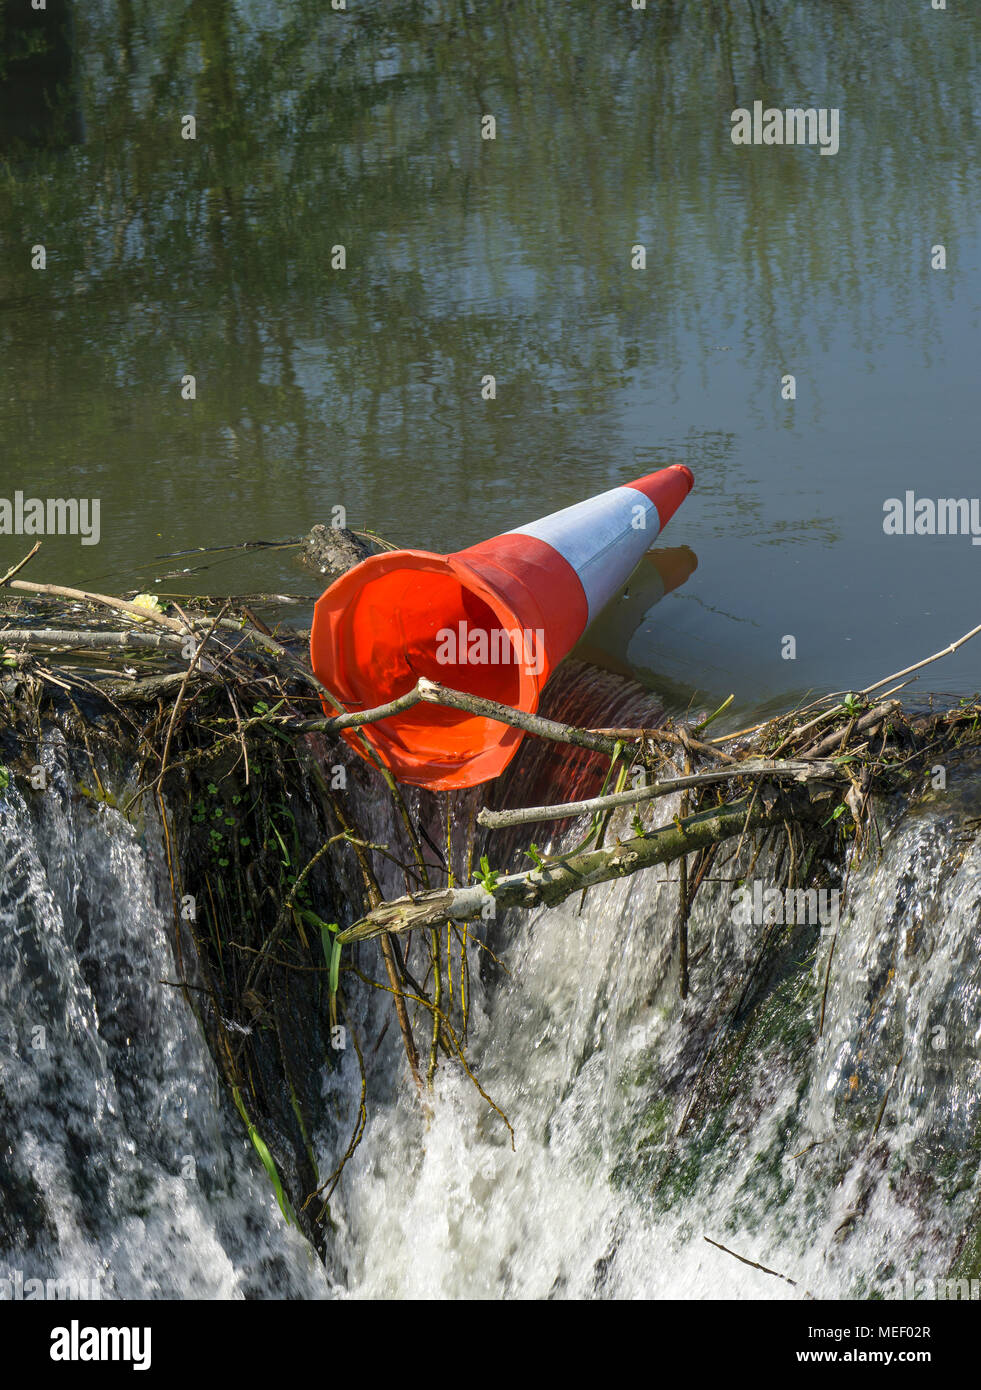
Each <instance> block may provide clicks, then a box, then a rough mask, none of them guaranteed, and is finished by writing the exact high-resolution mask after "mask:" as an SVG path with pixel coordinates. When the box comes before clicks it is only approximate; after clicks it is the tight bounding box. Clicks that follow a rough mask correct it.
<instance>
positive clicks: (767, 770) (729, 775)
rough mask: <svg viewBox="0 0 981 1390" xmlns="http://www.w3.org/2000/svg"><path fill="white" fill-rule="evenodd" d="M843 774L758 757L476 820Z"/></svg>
mask: <svg viewBox="0 0 981 1390" xmlns="http://www.w3.org/2000/svg"><path fill="white" fill-rule="evenodd" d="M841 775H842V772H841V769H840V768H839V767H838V766H837V764H835V763H832V762H820V763H819V762H813V761H811V762H790V761H788V762H773V761H772V760H767V759H759V760H757V761H753V762H750V761H747V762H744V763H737V764H736V765H735V766H734V767H732V766H727V767H716V768H711V769H710V770H708V771H705V772H693V773H691V774H690V775H689V776H687V777H667V778H664V779H663V780H662V781H660V782H652V783H651V785H650V786H649V787H637V788H636V789H634V790H632V791H629V792H613V793H612V794H611V795H610V796H594V797H591V798H590V799H589V800H587V801H564V802H560V803H559V804H557V805H555V806H527V807H521V808H520V809H519V810H517V811H489V810H488V809H487V807H486V806H485V807H484V808H483V810H482V811H481V812H480V813H479V815H478V816H477V823H478V824H479V825H483V826H486V827H487V829H488V830H502V829H504V828H505V827H506V826H511V825H529V824H530V823H532V822H533V821H548V820H565V818H566V816H578V815H582V814H584V813H587V812H593V811H610V810H616V809H617V808H618V807H620V806H637V805H640V803H642V802H644V801H653V800H654V799H655V797H658V796H668V795H669V794H670V793H671V792H678V791H684V790H685V788H687V787H702V786H708V785H710V784H711V783H713V782H729V781H731V780H732V779H733V778H734V777H792V778H794V779H795V780H796V781H798V782H806V781H811V780H817V779H818V778H822V777H823V778H834V777H840V776H841Z"/></svg>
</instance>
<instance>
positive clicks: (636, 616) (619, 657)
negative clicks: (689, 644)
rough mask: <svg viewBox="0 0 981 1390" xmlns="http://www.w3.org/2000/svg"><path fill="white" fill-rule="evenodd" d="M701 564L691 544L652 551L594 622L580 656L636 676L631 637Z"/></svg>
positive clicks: (581, 646) (579, 648)
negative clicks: (629, 650)
mask: <svg viewBox="0 0 981 1390" xmlns="http://www.w3.org/2000/svg"><path fill="white" fill-rule="evenodd" d="M697 568H698V557H697V556H696V554H695V552H694V551H693V550H690V549H689V547H688V546H687V545H680V546H675V547H673V548H671V549H666V550H652V551H650V552H649V553H648V554H647V555H645V556H644V557H643V558H642V560H641V562H640V564H639V565H638V566H637V568H636V569H635V570H634V572H633V574H632V575H631V576H630V583H629V585H628V586H627V591H626V593H621V594H619V595H618V596H617V597H616V598H614V599H613V600H612V601H611V602H610V603H608V604H607V605H606V607H605V608H604V609H603V612H602V613H601V614H600V615H599V617H598V618H597V619H596V621H595V622H594V623H590V625H589V628H588V630H587V631H586V633H585V634H584V636H583V639H582V641H581V642H580V643H579V645H578V646H577V648H576V656H578V657H580V658H581V659H582V660H583V661H591V662H593V663H595V665H597V666H604V667H606V669H607V670H608V671H617V672H619V674H620V675H624V676H630V677H631V678H633V670H632V667H631V666H630V663H629V661H628V659H627V648H628V647H629V645H630V639H631V638H632V637H633V635H634V633H635V632H636V631H637V629H638V628H639V627H640V625H641V624H642V623H643V621H644V618H645V617H646V616H647V614H648V613H649V612H650V610H651V609H652V608H653V607H654V605H655V604H656V603H660V601H661V599H662V598H664V597H665V595H666V594H670V593H671V592H672V591H673V590H674V589H680V588H681V586H682V584H684V583H686V581H687V580H688V579H690V578H691V576H692V575H693V574H694V573H695V570H696V569H697Z"/></svg>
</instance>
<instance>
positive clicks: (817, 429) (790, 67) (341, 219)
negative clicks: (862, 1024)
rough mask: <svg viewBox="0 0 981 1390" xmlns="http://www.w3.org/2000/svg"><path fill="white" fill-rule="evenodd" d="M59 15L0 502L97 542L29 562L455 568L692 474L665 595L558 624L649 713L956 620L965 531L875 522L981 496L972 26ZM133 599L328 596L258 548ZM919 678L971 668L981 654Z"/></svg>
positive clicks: (20, 125) (180, 11)
mask: <svg viewBox="0 0 981 1390" xmlns="http://www.w3.org/2000/svg"><path fill="white" fill-rule="evenodd" d="M47 14H48V18H47V21H46V22H47V23H48V25H49V26H50V27H49V28H48V30H47V31H46V39H45V42H46V43H48V45H49V52H48V54H47V57H46V59H45V60H44V61H43V62H41V60H31V59H30V58H28V59H26V60H25V58H24V55H23V51H22V50H21V49H18V43H19V42H20V40H19V39H18V37H17V34H16V33H15V32H14V30H12V29H8V30H7V31H6V32H5V33H4V34H3V35H2V36H0V55H2V56H0V61H2V64H3V67H4V70H5V74H6V83H5V88H4V94H3V98H2V101H0V137H2V141H3V144H2V151H0V154H2V158H0V180H2V197H0V246H2V255H0V361H2V368H3V372H2V388H0V496H3V497H7V498H10V497H12V496H13V494H14V492H15V490H17V489H22V490H23V491H24V492H25V494H27V495H36V496H42V497H44V496H74V497H82V498H99V499H100V501H101V538H100V543H99V544H98V545H97V546H90V547H83V546H81V545H80V544H79V541H78V539H77V538H70V537H66V538H52V539H49V540H46V541H45V544H44V548H43V551H42V553H41V555H40V556H39V557H38V558H37V560H36V561H35V562H34V563H33V566H32V571H31V572H32V574H33V575H34V576H35V577H36V578H38V579H42V580H44V579H46V580H56V581H60V582H62V583H72V584H88V585H90V586H94V587H99V588H102V589H110V590H117V591H121V590H132V589H134V588H152V587H154V581H155V580H157V579H159V578H160V576H163V575H166V574H168V573H170V572H171V571H173V570H174V569H175V568H176V569H180V568H183V567H185V566H191V565H194V564H196V563H197V562H196V561H195V560H190V561H188V560H183V561H179V562H175V561H160V560H155V559H154V558H153V557H156V556H160V555H163V554H165V553H167V552H173V551H178V550H185V549H188V548H190V547H194V546H214V545H227V544H234V543H235V542H238V541H241V540H247V539H248V540H251V539H256V538H263V539H280V538H288V537H295V536H298V535H300V534H302V533H303V532H305V531H307V530H308V529H309V527H310V525H311V524H312V523H313V522H315V521H318V520H330V519H331V515H332V508H334V507H336V506H343V507H344V508H346V517H347V521H348V524H349V525H353V526H362V525H364V526H369V527H372V528H374V529H376V530H378V531H379V532H381V533H383V534H385V535H386V536H388V537H390V538H392V539H394V540H397V541H399V542H400V543H403V544H408V545H414V546H420V547H426V548H430V549H436V550H450V549H456V548H458V547H461V546H465V545H468V544H471V543H472V542H475V541H477V540H480V539H483V538H484V537H486V536H488V535H491V534H494V533H496V532H498V531H501V530H506V529H508V528H510V527H513V526H516V525H519V524H521V523H523V522H525V521H528V520H531V519H533V518H534V517H536V516H539V515H542V514H543V513H546V512H548V511H551V510H555V509H556V508H558V507H561V506H565V505H567V504H569V503H572V502H575V501H578V500H579V499H580V498H582V497H585V496H588V495H590V494H591V493H594V492H598V491H602V490H604V489H606V488H608V487H611V486H614V485H615V484H617V483H618V482H623V481H627V480H629V479H631V478H633V477H636V476H637V475H639V474H642V473H645V472H648V471H651V470H653V469H654V468H657V467H660V466H662V465H665V464H668V463H673V462H684V463H686V464H688V465H689V466H690V467H691V468H692V470H693V471H694V473H695V476H696V490H695V492H694V493H693V494H692V495H691V497H690V498H689V499H688V501H687V502H686V504H685V505H684V507H683V508H682V510H681V512H680V513H679V514H678V515H677V516H676V517H675V519H674V520H673V521H672V523H671V525H670V527H669V529H668V531H667V532H666V534H665V537H664V543H665V545H668V546H670V547H671V548H672V549H674V548H677V547H688V548H689V551H688V552H685V553H684V554H682V556H681V557H677V556H676V557H675V561H676V565H675V572H678V566H679V565H680V570H681V571H683V572H688V571H690V573H689V575H688V578H687V580H686V581H685V582H684V583H683V584H681V585H680V587H678V588H676V589H675V590H674V591H673V592H672V593H670V594H668V595H667V596H666V597H665V598H664V599H663V601H662V602H660V603H658V604H657V606H655V601H656V600H657V598H658V596H659V594H660V592H661V589H662V587H663V585H662V583H661V579H660V576H659V574H658V571H657V570H656V569H655V568H654V567H652V566H651V565H650V564H649V563H647V564H646V566H642V567H641V571H640V572H639V574H638V576H637V577H636V579H635V581H634V582H633V583H632V585H631V588H630V591H629V594H628V596H627V598H626V599H623V600H621V601H620V603H619V605H616V606H615V608H614V611H613V612H611V613H608V614H607V615H606V617H605V618H604V619H601V621H600V623H599V624H598V625H597V626H596V628H595V630H594V631H593V632H592V633H591V634H589V637H588V646H589V649H590V654H591V655H592V656H593V657H594V659H597V660H601V661H604V662H605V663H606V664H608V665H610V666H611V667H613V668H615V669H620V670H629V671H631V672H632V673H633V674H635V675H636V676H637V677H638V678H639V679H641V680H642V681H643V682H644V683H645V684H647V685H649V686H652V687H654V688H655V689H659V690H661V691H663V692H664V693H665V694H666V695H667V696H668V697H669V698H670V700H671V701H672V702H673V703H675V704H684V703H687V701H688V700H689V699H691V698H692V696H693V694H695V692H697V694H696V698H697V699H699V700H703V699H709V698H712V697H716V696H718V697H720V698H721V697H723V696H725V695H726V694H728V693H729V692H730V691H732V692H734V694H735V695H736V702H735V706H734V711H733V713H734V714H742V715H745V714H746V713H748V712H750V711H754V710H756V709H760V708H766V707H770V706H773V705H779V704H781V703H783V702H785V701H786V700H787V699H789V698H796V697H798V696H799V695H800V694H801V693H802V692H804V691H807V690H811V689H813V690H815V691H823V690H829V689H842V688H854V687H856V686H861V685H864V684H866V683H868V682H871V681H873V680H875V679H878V678H879V677H881V676H884V675H887V674H888V673H889V672H891V671H893V670H896V669H898V668H900V667H903V666H906V665H907V664H909V663H910V662H911V661H914V660H916V659H918V658H919V657H922V656H925V655H927V654H929V653H930V652H933V651H934V650H936V649H937V648H938V647H940V646H942V645H944V644H945V643H947V642H950V641H953V640H954V639H956V638H957V637H958V636H960V635H961V634H962V633H963V632H965V631H967V630H968V629H969V628H971V627H973V626H974V625H975V624H976V623H977V622H978V621H979V603H978V597H979V584H978V575H979V573H981V547H979V546H976V545H973V544H972V540H971V538H970V536H963V535H961V536H929V535H923V536H887V535H885V534H884V533H883V505H884V503H885V502H886V500H887V499H889V498H892V497H899V498H904V496H905V493H906V491H907V490H913V491H914V492H915V494H916V496H918V497H927V498H938V497H956V498H960V497H965V498H970V497H972V496H974V497H977V496H978V495H979V491H981V481H979V474H981V470H979V447H978V419H979V410H978V401H979V391H978V382H977V372H978V341H979V337H978V330H979V301H981V290H979V286H981V280H979V259H981V217H979V213H981V192H979V183H978V177H977V172H976V171H977V167H978V121H977V117H978V97H979V93H981V83H979V81H978V53H979V39H981V12H979V11H978V9H977V8H976V7H969V6H959V5H953V6H951V7H950V8H949V9H948V10H947V11H934V10H932V9H931V7H930V6H929V5H928V4H926V3H920V4H913V5H897V4H895V3H890V2H889V0H847V2H846V0H822V3H814V0H808V3H806V4H805V3H790V2H789V0H788V2H787V3H782V2H781V0H770V3H764V2H763V0H746V2H745V3H742V4H739V5H731V4H729V3H721V2H720V3H709V2H708V0H702V3H699V4H697V5H692V4H683V3H681V0H659V3H656V4H654V3H651V4H650V5H649V6H648V8H647V9H646V10H643V11H642V10H633V9H632V8H631V7H630V5H629V4H627V3H626V0H617V2H616V3H614V0H602V2H601V3H598V0H588V2H587V0H582V2H579V0H570V2H569V3H563V4H557V3H555V4H543V3H538V2H537V0H513V3H510V4H508V5H501V6H493V7H486V6H477V5H474V4H469V3H467V2H466V0H428V3H423V2H422V0H384V3H380V2H378V0H351V3H349V5H348V7H347V9H346V10H345V11H334V10H332V9H331V8H330V6H329V5H327V4H326V3H324V0H295V3H292V4H290V5H289V6H278V5H274V4H271V3H264V0H238V3H234V0H207V3H205V4H199V5H194V6H191V7H188V6H186V5H183V4H177V3H174V2H173V0H155V3H153V4H152V5H151V4H149V3H140V0H99V2H98V3H93V4H90V5H85V6H78V7H75V8H74V18H73V19H70V18H69V17H68V14H67V6H66V5H65V4H63V3H61V0H49V4H48V11H47ZM32 61H35V62H38V63H40V66H38V67H36V68H33V69H32V67H31V63H32ZM756 100H760V101H762V102H764V103H766V104H771V103H772V104H773V105H775V106H780V107H786V106H798V105H799V106H808V107H809V106H813V107H824V108H829V109H830V108H834V109H837V110H838V111H839V112H840V149H839V150H838V152H837V153H836V154H835V155H833V156H831V157H824V156H822V155H821V153H820V151H819V149H818V148H816V147H811V148H789V147H779V146H770V147H766V146H759V147H746V148H744V147H737V146H735V145H734V144H733V143H732V141H731V139H730V128H731V127H730V116H731V112H732V111H733V109H734V108H736V107H741V106H745V107H751V106H752V104H753V102H754V101H756ZM189 115H193V117H194V122H195V130H194V134H195V138H194V139H187V138H184V135H186V134H187V133H188V123H187V121H186V117H187V116H189ZM486 115H493V116H494V117H495V121H496V138H495V139H493V140H488V139H483V138H482V134H481V132H482V121H483V118H484V117H485V116H486ZM38 245H43V247H44V248H45V253H46V268H45V269H43V270H40V269H36V270H35V269H32V268H31V261H32V255H33V254H34V253H33V252H32V248H34V247H36V246H38ZM638 246H642V247H644V248H645V255H646V266H645V267H644V268H642V269H640V268H634V263H635V262H636V261H637V259H638V258H637V255H636V250H635V248H637V247H638ZM937 246H942V247H943V248H944V252H945V257H946V268H945V269H934V268H933V262H934V261H935V260H936V259H937V255H936V252H935V250H934V248H936V247H937ZM338 247H343V248H344V260H345V262H346V264H345V266H344V268H343V269H341V268H334V266H335V264H336V263H337V261H338V255H337V249H336V248H338ZM788 374H792V375H793V376H794V378H795V379H796V399H794V400H787V399H784V398H783V392H782V386H781V384H782V381H783V379H784V378H785V377H786V376H787V375H788ZM188 375H192V376H193V377H194V378H195V386H196V398H195V399H193V400H186V399H183V398H182V388H181V383H182V378H185V377H186V376H188ZM487 375H493V376H494V378H495V379H496V399H493V400H485V399H483V398H482V392H481V384H482V380H483V379H484V378H485V377H486V376H487ZM29 543H30V542H29V541H27V540H26V538H23V537H9V536H4V537H0V570H2V569H6V567H7V565H8V564H11V563H13V562H14V561H16V560H17V559H19V558H20V556H21V555H22V554H23V553H24V552H25V551H26V549H27V548H28V546H29ZM696 560H697V567H695V568H693V565H694V564H695V561H696ZM156 588H157V590H158V591H159V592H161V593H174V594H179V593H188V592H191V591H194V590H197V591H209V592H215V591H220V590H224V591H228V590H239V591H241V590H249V591H255V590H257V589H276V590H280V591H282V590H286V591H289V592H293V593H300V594H303V593H306V594H310V595H314V594H315V592H316V584H315V582H314V581H311V580H310V579H309V578H308V577H306V576H304V574H303V573H302V571H300V570H299V568H298V567H297V566H296V563H295V559H294V558H293V552H291V551H288V550H287V551H276V552H273V553H272V554H269V555H266V556H264V557H261V559H256V558H255V556H254V554H250V555H247V556H242V555H241V554H239V555H234V554H233V556H232V558H231V559H226V560H224V561H223V562H222V563H221V564H219V565H217V566H215V567H213V568H209V569H207V570H205V571H202V572H199V573H196V574H191V575H185V576H179V577H177V578H174V577H171V578H166V579H160V582H159V583H158V584H156ZM302 619H303V610H301V614H300V621H302ZM787 636H793V637H794V638H795V639H796V659H795V660H786V659H784V657H783V655H782V652H783V651H785V650H786V643H785V640H784V639H785V638H786V637H787ZM920 684H921V686H922V688H923V689H925V690H944V691H949V692H957V693H965V694H966V693H969V692H971V691H973V690H976V689H977V688H979V687H981V642H979V643H977V644H975V645H974V646H970V645H969V646H968V647H966V648H965V649H964V651H963V652H961V653H959V654H958V655H957V656H955V657H952V658H950V659H949V660H948V661H946V662H945V663H944V664H943V665H942V666H939V667H935V668H932V669H931V670H930V671H929V673H928V674H927V675H926V676H925V677H924V678H923V680H922V681H921V683H920Z"/></svg>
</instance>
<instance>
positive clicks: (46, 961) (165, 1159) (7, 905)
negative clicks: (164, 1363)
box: [0, 741, 329, 1298]
mask: <svg viewBox="0 0 981 1390" xmlns="http://www.w3.org/2000/svg"><path fill="white" fill-rule="evenodd" d="M45 762H46V765H47V771H48V788H47V790H46V791H43V792H40V791H39V792H36V793H33V794H31V793H27V795H30V796H31V798H32V799H31V801H30V803H28V802H27V801H26V800H25V794H23V793H21V792H20V791H18V790H17V787H16V785H15V782H14V780H13V779H11V782H10V784H9V786H8V787H7V789H6V791H3V792H0V1281H2V1280H8V1279H9V1280H10V1281H11V1284H12V1286H13V1288H14V1289H15V1290H16V1288H17V1287H18V1285H19V1284H22V1283H23V1284H26V1282H27V1281H28V1280H36V1279H41V1280H45V1281H47V1280H53V1281H55V1282H56V1283H60V1284H61V1285H62V1286H63V1287H64V1288H65V1289H66V1290H71V1289H76V1290H78V1292H79V1293H80V1294H81V1296H83V1297H84V1296H86V1295H87V1294H88V1295H90V1296H94V1297H102V1298H174V1297H187V1298H194V1297H199V1298H200V1297H217V1298H229V1297H246V1296H249V1297H256V1296H259V1297H261V1296H267V1297H268V1296H293V1297H318V1296H323V1295H324V1294H325V1293H327V1291H328V1289H329V1281H328V1279H327V1277H326V1275H325V1273H324V1270H323V1267H322V1266H321V1265H320V1262H319V1261H318V1260H316V1258H315V1257H314V1256H313V1254H312V1252H311V1250H310V1248H309V1246H307V1244H306V1242H305V1241H303V1240H302V1239H301V1238H300V1236H299V1235H298V1234H297V1233H296V1232H295V1231H294V1230H290V1229H288V1228H287V1227H286V1226H285V1225H284V1223H283V1220H282V1218H281V1216H280V1213H279V1209H278V1207H277V1205H276V1201H275V1197H274V1195H273V1192H272V1189H271V1188H270V1186H269V1183H268V1180H267V1179H266V1176H265V1174H264V1172H263V1170H262V1167H261V1165H260V1164H259V1162H258V1159H257V1158H256V1156H255V1154H254V1152H253V1151H252V1146H251V1144H250V1143H249V1140H248V1138H247V1136H246V1135H245V1134H244V1133H243V1131H242V1126H241V1121H240V1120H239V1118H238V1116H237V1114H236V1113H235V1110H234V1107H233V1106H232V1105H231V1104H230V1103H229V1102H228V1101H227V1099H225V1098H224V1097H223V1096H222V1095H221V1093H220V1090H219V1083H218V1079H217V1076H216V1074H215V1069H214V1066H213V1064H212V1061H211V1058H210V1056H209V1055H208V1052H207V1049H206V1047H205V1045H204V1042H203V1040H202V1039H201V1037H200V1034H199V1031H198V1028H197V1024H196V1023H195V1020H194V1018H193V1017H192V1016H191V1015H190V1013H189V1012H188V1010H187V1008H186V1006H185V1004H184V1001H183V999H182V997H181V994H180V991H179V990H177V989H175V988H172V987H171V986H169V985H168V984H166V983H164V982H165V981H173V979H174V976H175V967H174V960H173V953H172V949H171V939H172V919H171V906H170V898H169V888H168V887H167V885H166V877H165V874H166V870H165V865H164V861H163V855H162V848H161V839H160V835H159V827H158V826H156V825H155V824H154V823H153V822H152V821H149V822H148V823H147V825H146V827H145V829H144V831H143V832H142V834H140V833H138V832H137V831H136V830H134V829H133V827H132V826H131V825H130V824H129V823H128V821H127V820H126V819H125V818H124V817H123V816H122V814H121V813H120V812H119V811H118V810H115V809H113V808H112V807H111V806H109V805H107V804H105V803H93V802H92V801H91V800H90V799H89V798H87V797H86V796H85V795H83V794H80V793H79V791H78V790H77V783H76V781H75V779H74V777H73V776H72V774H71V768H70V763H69V758H68V756H67V753H66V750H65V749H64V747H63V746H60V744H59V743H58V742H55V741H49V742H48V744H47V745H46V748H45ZM13 1296H16V1295H15V1294H14V1295H13Z"/></svg>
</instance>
